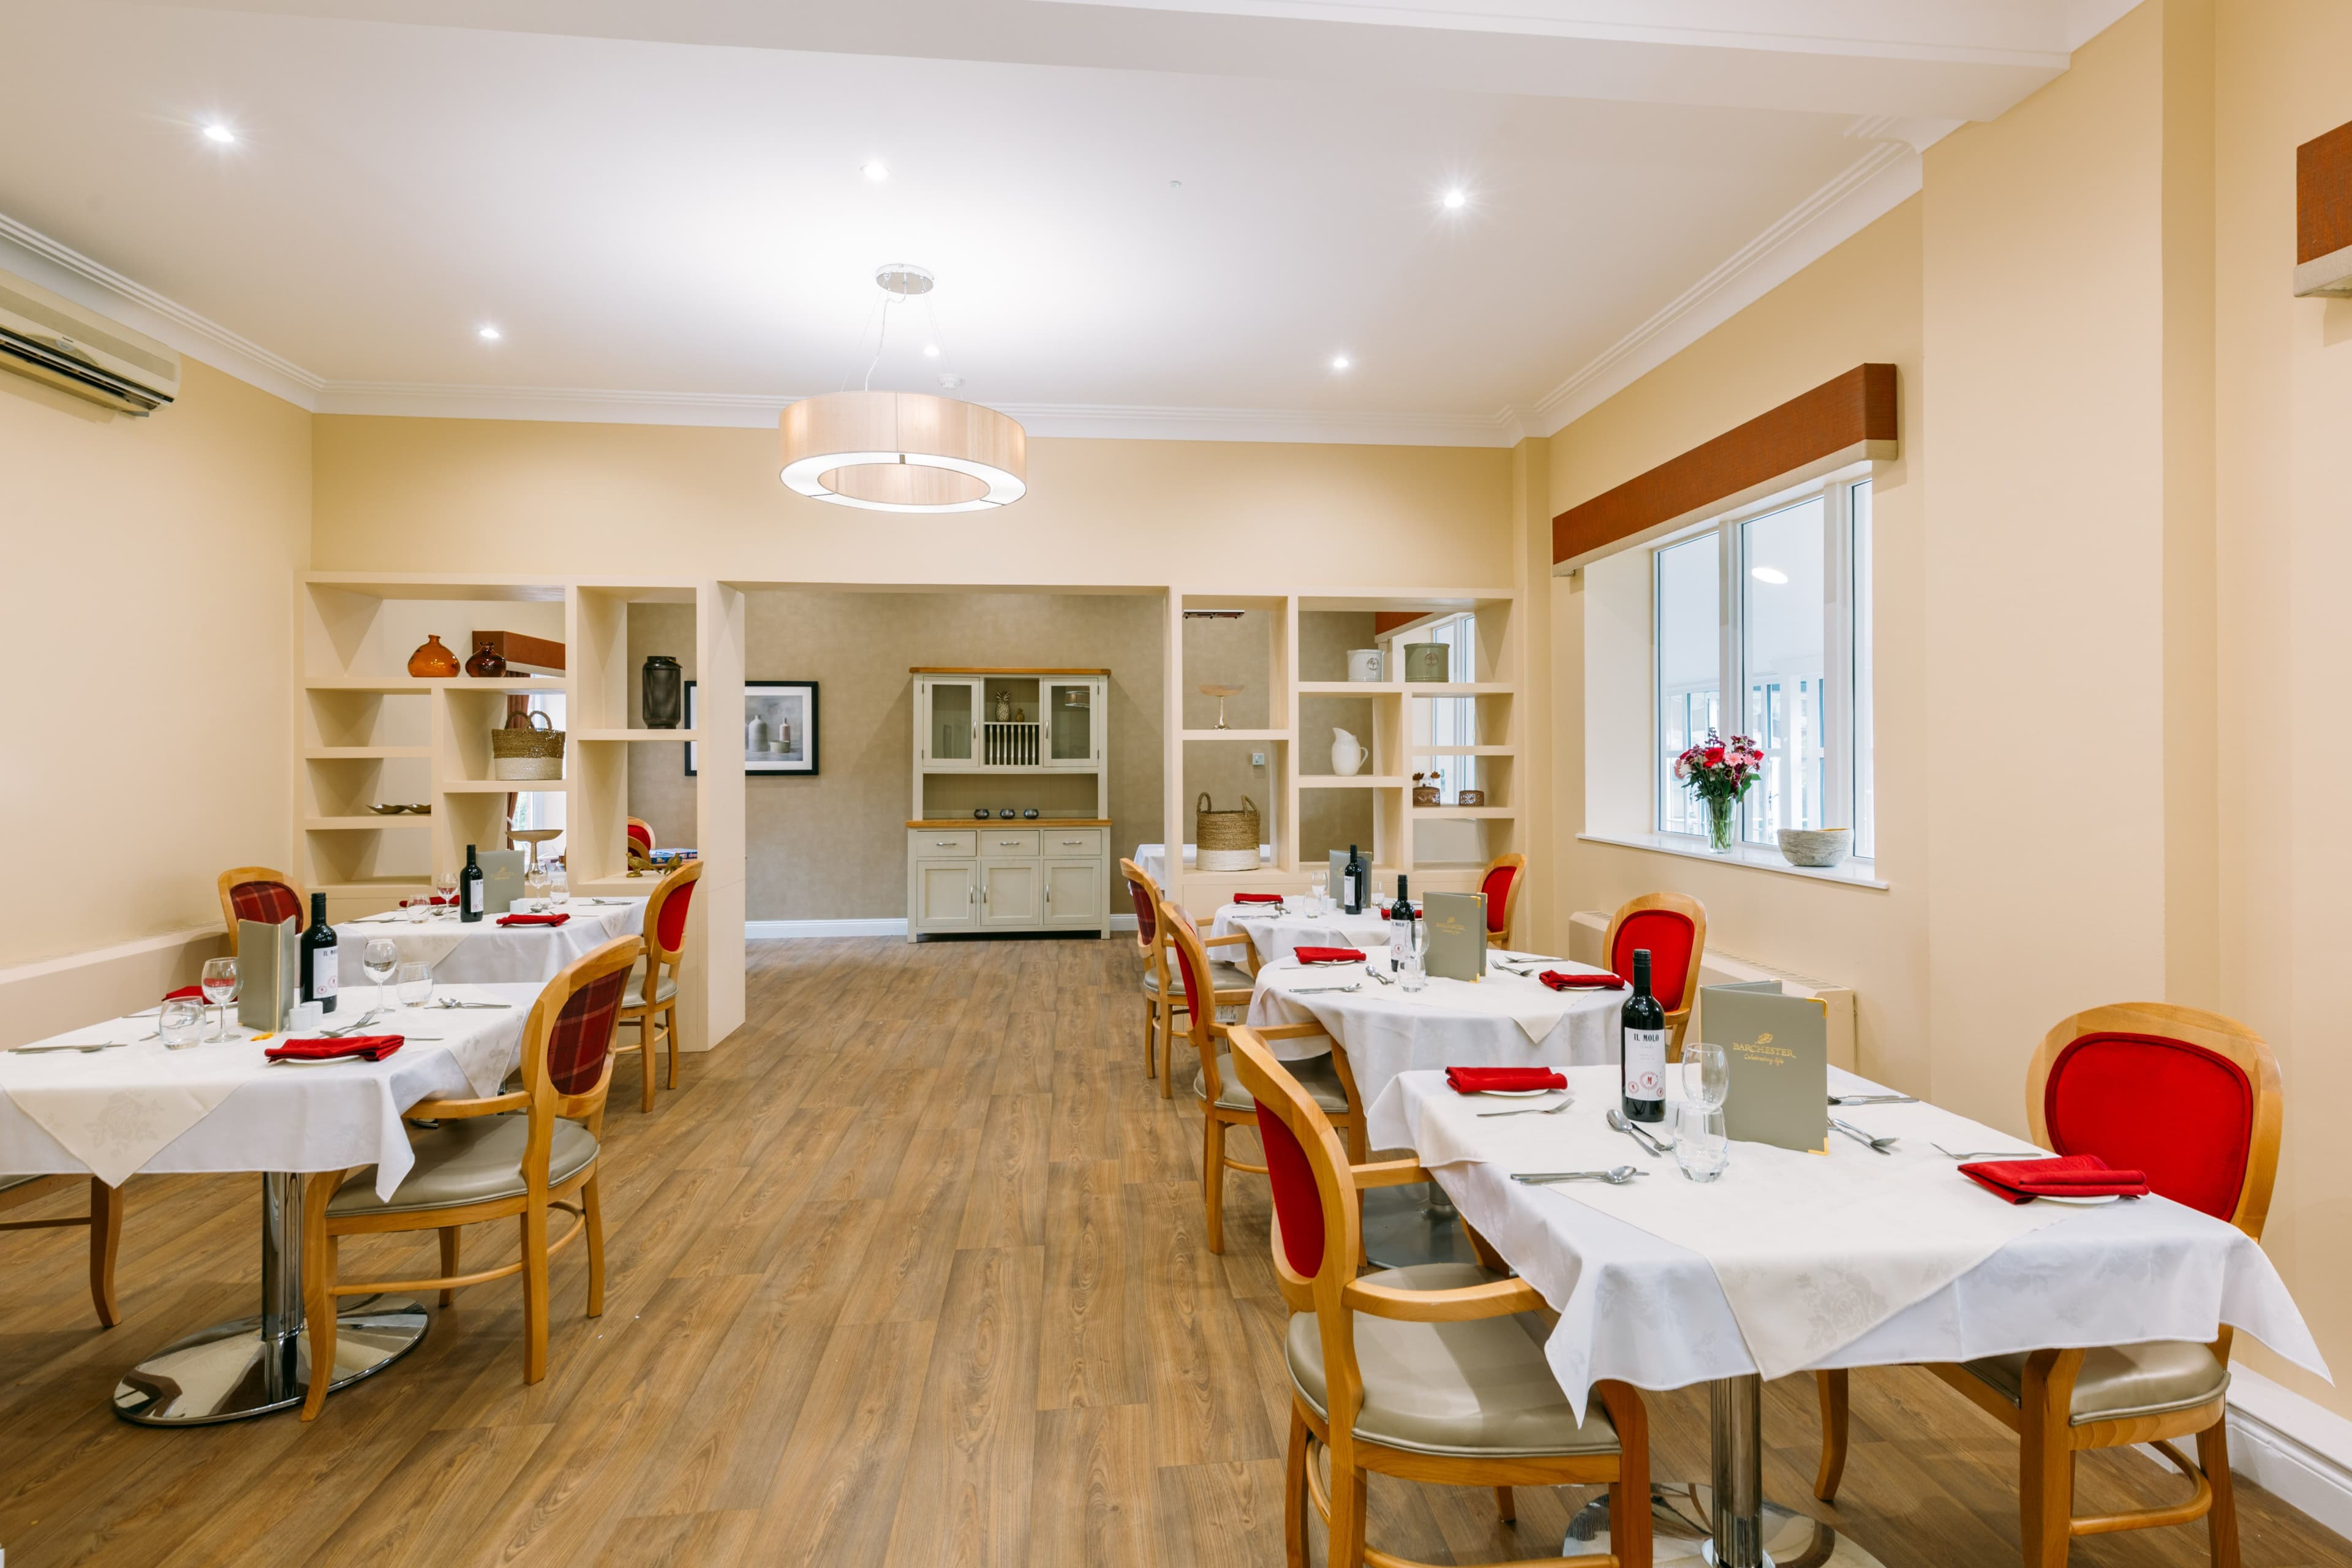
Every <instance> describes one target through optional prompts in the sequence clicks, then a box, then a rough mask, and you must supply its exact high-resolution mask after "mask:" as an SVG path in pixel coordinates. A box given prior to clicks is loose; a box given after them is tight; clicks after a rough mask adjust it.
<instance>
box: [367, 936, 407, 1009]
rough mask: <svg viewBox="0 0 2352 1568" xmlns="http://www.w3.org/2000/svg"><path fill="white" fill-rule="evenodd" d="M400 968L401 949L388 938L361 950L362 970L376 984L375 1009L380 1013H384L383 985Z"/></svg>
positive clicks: (381, 938) (377, 940)
mask: <svg viewBox="0 0 2352 1568" xmlns="http://www.w3.org/2000/svg"><path fill="white" fill-rule="evenodd" d="M399 967H400V949H398V948H396V947H394V946H393V945H392V942H390V940H388V939H387V938H384V937H377V938H376V939H375V940H374V941H373V942H369V943H368V944H367V945H366V946H365V947H363V948H362V949H360V968H361V970H362V972H363V973H365V974H366V975H367V977H368V978H369V979H370V980H373V981H374V982H375V1008H376V1011H377V1012H379V1013H381V1012H383V983H384V982H385V981H387V980H390V979H391V978H392V976H393V972H394V970H396V969H398V968H399Z"/></svg>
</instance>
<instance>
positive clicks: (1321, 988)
mask: <svg viewBox="0 0 2352 1568" xmlns="http://www.w3.org/2000/svg"><path fill="white" fill-rule="evenodd" d="M1363 987H1364V983H1363V982H1362V981H1360V980H1359V981H1357V982H1356V983H1355V984H1352V985H1301V986H1299V987H1297V989H1295V990H1293V991H1291V992H1289V993H1288V994H1290V995H1293V996H1320V995H1322V994H1324V993H1325V992H1327V991H1339V992H1348V991H1360V990H1362V989H1363Z"/></svg>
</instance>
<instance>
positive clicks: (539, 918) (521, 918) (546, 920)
mask: <svg viewBox="0 0 2352 1568" xmlns="http://www.w3.org/2000/svg"><path fill="white" fill-rule="evenodd" d="M571 918H572V917H571V916H570V915H568V914H563V915H500V916H499V924H500V925H502V926H560V925H562V923H563V922H564V921H568V920H570V919H571Z"/></svg>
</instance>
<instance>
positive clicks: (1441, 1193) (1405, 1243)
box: [1364, 1182, 1478, 1268]
mask: <svg viewBox="0 0 2352 1568" xmlns="http://www.w3.org/2000/svg"><path fill="white" fill-rule="evenodd" d="M1364 1256H1365V1258H1368V1259H1370V1261H1371V1262H1372V1263H1374V1264H1376V1265H1377V1266H1379V1267H1380V1268H1408V1267H1410V1266H1411V1265H1412V1264H1415V1263H1475V1262H1477V1261H1478V1255H1477V1253H1476V1252H1475V1251H1474V1250H1472V1248H1471V1246H1470V1238H1469V1237H1467V1236H1466V1235H1465V1234H1464V1233H1463V1230H1462V1225H1461V1220H1460V1215H1459V1213H1458V1211H1456V1210H1455V1208H1454V1205H1453V1204H1452V1203H1450V1202H1449V1201H1447V1199H1446V1196H1445V1190H1444V1188H1442V1187H1440V1186H1439V1185H1438V1184H1436V1183H1434V1182H1414V1183H1411V1184H1407V1185H1405V1186H1401V1187H1371V1188H1369V1189H1367V1190H1366V1191H1365V1193H1364Z"/></svg>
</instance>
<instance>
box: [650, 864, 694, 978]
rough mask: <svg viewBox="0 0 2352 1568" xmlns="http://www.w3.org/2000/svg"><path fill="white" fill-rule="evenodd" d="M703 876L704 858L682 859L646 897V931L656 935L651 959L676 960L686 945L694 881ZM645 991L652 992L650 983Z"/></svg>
mask: <svg viewBox="0 0 2352 1568" xmlns="http://www.w3.org/2000/svg"><path fill="white" fill-rule="evenodd" d="M701 879H702V862H701V861H699V860H685V861H681V862H679V863H678V865H677V866H676V867H675V868H672V869H671V871H670V872H669V874H668V875H667V876H666V877H664V878H663V879H661V883H660V885H659V886H658V887H656V888H655V889H654V890H653V894H652V896H651V897H649V898H648V899H646V933H647V934H648V935H650V936H651V937H652V939H653V940H652V942H651V944H650V945H651V948H652V957H651V962H652V963H670V964H675V963H677V956H678V953H679V952H681V951H682V950H683V949H684V948H685V946H686V917H687V913H688V910H690V909H691V908H692V907H693V904H694V885H695V883H697V882H698V881H700V880H701ZM646 994H647V995H651V994H652V989H651V987H648V988H647V990H646Z"/></svg>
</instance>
